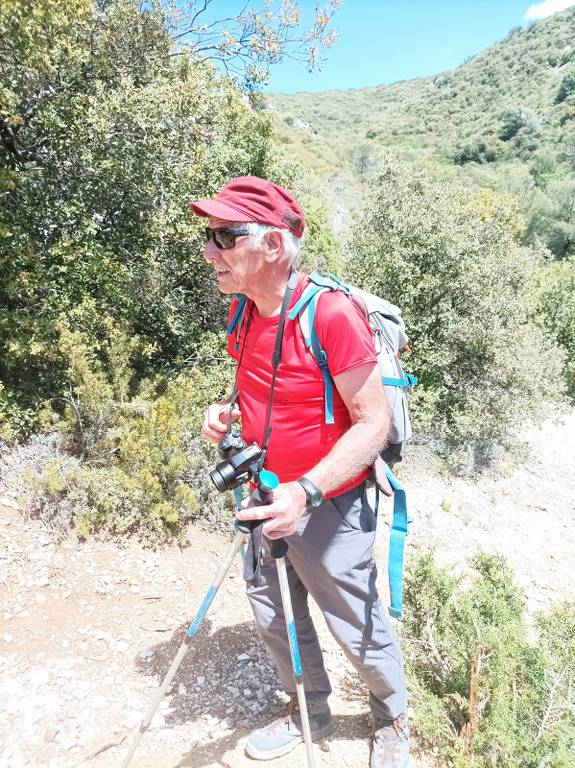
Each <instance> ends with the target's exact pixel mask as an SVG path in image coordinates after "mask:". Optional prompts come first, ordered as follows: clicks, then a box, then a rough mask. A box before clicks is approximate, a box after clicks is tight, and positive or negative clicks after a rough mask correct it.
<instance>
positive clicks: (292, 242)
mask: <svg viewBox="0 0 575 768" xmlns="http://www.w3.org/2000/svg"><path fill="white" fill-rule="evenodd" d="M234 226H235V227H240V226H241V227H247V229H248V230H249V233H250V236H251V237H252V238H253V245H254V247H255V248H259V247H260V246H261V244H262V240H263V238H264V235H265V234H266V233H267V232H271V231H272V230H274V229H275V230H277V231H278V232H281V233H282V235H283V242H284V253H285V254H286V256H287V257H288V260H289V263H290V265H291V266H294V267H295V266H297V263H298V261H299V253H300V248H301V237H296V236H295V235H294V233H293V232H292V231H291V230H289V229H284V228H283V227H274V226H273V225H272V224H260V223H259V222H257V221H242V222H237V223H235V224H234Z"/></svg>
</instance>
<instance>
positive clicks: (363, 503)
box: [329, 483, 377, 533]
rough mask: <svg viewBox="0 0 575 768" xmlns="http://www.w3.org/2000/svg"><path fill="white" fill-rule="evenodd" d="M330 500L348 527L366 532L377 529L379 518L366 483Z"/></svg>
mask: <svg viewBox="0 0 575 768" xmlns="http://www.w3.org/2000/svg"><path fill="white" fill-rule="evenodd" d="M329 501H330V502H331V504H332V506H333V507H334V509H335V511H336V512H337V514H338V515H339V516H340V518H341V520H342V522H343V523H344V524H345V525H346V526H347V527H348V528H351V529H352V530H354V531H363V532H364V533H372V532H373V531H375V527H376V522H377V520H376V517H375V513H374V511H373V509H372V508H371V505H370V503H369V501H368V498H367V487H366V483H360V484H359V485H358V486H357V487H356V488H352V489H351V490H350V491H346V492H345V493H342V494H340V495H339V496H334V497H333V498H332V499H329Z"/></svg>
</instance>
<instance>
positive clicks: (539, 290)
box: [535, 258, 575, 399]
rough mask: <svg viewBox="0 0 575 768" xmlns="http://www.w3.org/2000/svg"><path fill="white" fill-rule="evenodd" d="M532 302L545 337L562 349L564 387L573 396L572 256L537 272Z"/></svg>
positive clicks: (574, 280) (574, 312) (574, 318)
mask: <svg viewBox="0 0 575 768" xmlns="http://www.w3.org/2000/svg"><path fill="white" fill-rule="evenodd" d="M535 305H536V312H537V314H538V317H539V320H540V322H541V324H542V326H543V328H544V329H545V331H546V333H547V334H548V338H549V339H550V340H551V341H552V342H554V343H555V344H557V346H559V347H560V348H562V349H563V350H564V352H565V355H566V363H565V369H564V377H565V382H566V388H567V392H568V393H569V395H570V396H571V397H572V398H574V399H575V258H570V259H565V260H563V261H553V262H551V263H549V264H547V265H546V266H545V267H544V268H543V269H542V270H541V271H540V273H539V275H538V279H537V281H536V287H535Z"/></svg>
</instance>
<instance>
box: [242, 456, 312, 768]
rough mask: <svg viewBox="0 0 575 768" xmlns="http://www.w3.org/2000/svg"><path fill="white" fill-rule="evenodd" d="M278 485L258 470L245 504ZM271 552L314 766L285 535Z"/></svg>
mask: <svg viewBox="0 0 575 768" xmlns="http://www.w3.org/2000/svg"><path fill="white" fill-rule="evenodd" d="M278 485H279V479H278V477H277V475H275V474H274V473H273V472H268V471H267V470H264V471H262V472H260V473H259V478H258V487H257V489H256V490H255V491H254V493H253V494H252V496H251V499H250V503H249V505H248V506H252V507H253V506H263V505H265V504H271V502H272V501H273V491H274V489H275V488H277V487H278ZM255 525H257V522H256V521H254V520H246V521H243V522H242V523H240V524H239V526H240V530H242V528H243V530H244V531H246V532H249V531H251V529H252V528H253V527H254V526H255ZM269 544H270V555H271V556H272V557H273V558H274V560H275V561H276V568H277V572H278V579H279V585H280V592H281V597H282V606H283V611H284V617H285V623H286V630H287V635H288V640H289V649H290V655H291V662H292V669H293V676H294V680H295V687H296V693H297V700H298V705H299V710H300V714H301V726H302V733H303V740H304V744H305V749H306V755H307V764H308V766H309V768H315V761H314V755H313V746H312V740H311V730H310V727H309V717H308V713H307V706H306V701H305V689H304V685H303V670H302V666H301V659H300V655H299V645H298V641H297V633H296V627H295V619H294V615H293V607H292V602H291V595H290V589H289V582H288V576H287V568H286V562H285V556H286V554H287V551H288V545H287V542H286V540H285V539H271V540H270V542H269Z"/></svg>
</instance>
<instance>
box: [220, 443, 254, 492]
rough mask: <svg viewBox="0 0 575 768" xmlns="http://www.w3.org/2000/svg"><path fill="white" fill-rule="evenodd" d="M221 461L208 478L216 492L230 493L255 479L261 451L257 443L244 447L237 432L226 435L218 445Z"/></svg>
mask: <svg viewBox="0 0 575 768" xmlns="http://www.w3.org/2000/svg"><path fill="white" fill-rule="evenodd" d="M218 451H219V454H220V456H221V457H222V458H223V461H220V462H219V464H217V465H216V467H215V469H213V470H212V471H211V472H210V478H211V480H212V482H213V484H214V485H215V486H216V488H217V489H218V491H221V492H222V493H223V492H224V491H232V490H233V489H234V488H237V487H238V486H240V485H243V484H244V483H247V482H248V480H254V479H257V474H258V471H259V469H260V462H261V458H262V449H261V448H260V447H259V445H258V444H257V443H252V444H251V445H246V443H245V441H244V440H243V439H242V436H241V435H240V433H239V432H237V431H234V432H230V433H229V434H227V435H226V436H225V437H224V438H223V440H221V442H220V444H219V445H218Z"/></svg>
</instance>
